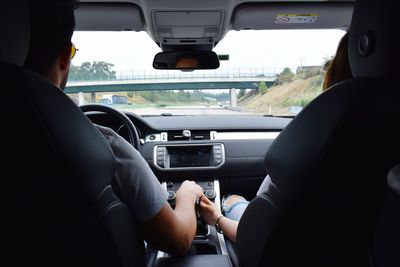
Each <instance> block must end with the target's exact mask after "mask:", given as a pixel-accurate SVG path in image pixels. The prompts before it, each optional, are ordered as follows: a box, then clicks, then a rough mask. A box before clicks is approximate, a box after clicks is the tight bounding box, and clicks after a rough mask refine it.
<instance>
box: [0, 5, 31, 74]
mask: <svg viewBox="0 0 400 267" xmlns="http://www.w3.org/2000/svg"><path fill="white" fill-rule="evenodd" d="M29 21H30V18H29V6H28V2H27V0H3V1H1V8H0V36H1V42H0V63H11V64H15V65H18V66H22V65H23V64H24V62H25V59H26V56H27V54H28V50H29V45H30V22H29Z"/></svg>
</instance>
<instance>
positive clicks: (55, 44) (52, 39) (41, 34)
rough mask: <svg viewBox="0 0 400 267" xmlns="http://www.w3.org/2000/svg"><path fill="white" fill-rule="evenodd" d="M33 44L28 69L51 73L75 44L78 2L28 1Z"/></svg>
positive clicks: (57, 0) (75, 0)
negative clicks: (75, 11) (61, 57)
mask: <svg viewBox="0 0 400 267" xmlns="http://www.w3.org/2000/svg"><path fill="white" fill-rule="evenodd" d="M28 2H29V9H30V17H31V43H30V48H29V53H28V56H27V59H26V61H25V67H26V68H27V69H30V70H32V71H35V72H38V73H41V74H47V72H48V71H50V69H51V68H52V67H53V66H54V64H55V61H56V59H57V57H58V56H59V55H60V53H61V52H62V51H63V50H64V49H66V47H67V46H69V45H70V44H71V37H72V34H73V32H74V30H75V16H74V9H76V8H77V5H78V1H77V0H28Z"/></svg>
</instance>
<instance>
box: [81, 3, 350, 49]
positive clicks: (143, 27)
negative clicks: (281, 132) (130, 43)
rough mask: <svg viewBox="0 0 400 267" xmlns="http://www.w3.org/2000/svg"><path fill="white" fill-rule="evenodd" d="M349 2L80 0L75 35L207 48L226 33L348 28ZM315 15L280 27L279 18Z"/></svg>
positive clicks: (167, 46)
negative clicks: (134, 34) (139, 34)
mask: <svg viewBox="0 0 400 267" xmlns="http://www.w3.org/2000/svg"><path fill="white" fill-rule="evenodd" d="M353 5H354V1H312V2H304V1H281V2H279V1H278V2H277V1H257V0H253V1H251V2H248V1H243V0H202V1H198V0H185V1H182V0H168V1H165V0H132V1H121V0H119V1H112V0H108V1H98V0H97V1H92V0H81V1H80V7H79V8H78V9H77V10H76V30H77V31H146V32H147V33H148V34H149V36H150V37H151V38H152V39H153V40H154V41H155V42H156V43H157V44H158V45H159V46H160V47H161V48H162V50H164V51H165V50H174V49H175V48H177V49H182V48H187V50H190V49H201V50H212V49H213V47H214V46H215V45H216V44H218V42H219V41H220V40H222V39H223V37H224V36H225V35H226V33H227V32H228V31H230V30H250V29H252V30H263V29H347V28H348V27H349V25H350V22H351V16H352V11H353ZM285 14H289V17H290V16H303V17H305V18H307V17H310V18H311V17H314V19H312V20H311V23H310V22H308V23H307V22H306V23H279V21H278V19H279V18H280V17H283V16H285Z"/></svg>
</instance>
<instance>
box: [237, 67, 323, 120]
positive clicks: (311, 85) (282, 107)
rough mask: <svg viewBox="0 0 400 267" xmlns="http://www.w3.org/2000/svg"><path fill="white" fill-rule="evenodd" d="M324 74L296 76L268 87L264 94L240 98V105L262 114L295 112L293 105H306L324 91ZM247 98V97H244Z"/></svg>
mask: <svg viewBox="0 0 400 267" xmlns="http://www.w3.org/2000/svg"><path fill="white" fill-rule="evenodd" d="M321 84H322V76H321V75H315V76H312V77H310V78H307V79H302V78H295V79H294V80H293V81H292V82H288V83H284V84H282V85H278V86H273V87H270V88H268V91H267V93H265V94H264V95H261V94H257V95H250V96H249V95H247V98H246V96H245V97H243V98H242V99H240V100H239V104H238V105H239V107H240V108H242V109H244V110H248V111H253V112H257V113H262V114H280V115H282V114H293V113H291V112H290V111H289V109H290V107H291V106H297V107H298V106H300V107H304V106H305V105H307V104H308V103H309V102H310V101H311V100H312V99H314V98H315V97H316V96H317V95H319V94H320V93H321V92H322V87H321ZM244 98H246V99H244Z"/></svg>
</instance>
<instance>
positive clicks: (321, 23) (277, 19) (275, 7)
mask: <svg viewBox="0 0 400 267" xmlns="http://www.w3.org/2000/svg"><path fill="white" fill-rule="evenodd" d="M353 7H354V3H351V2H346V3H343V2H342V3H327V2H325V3H311V4H310V3H279V4H274V3H262V4H259V3H255V4H242V5H239V6H237V7H236V8H235V11H234V13H233V16H232V19H231V25H232V29H234V30H248V29H252V30H263V29H269V30H271V29H347V28H348V27H349V26H350V24H351V17H352V13H353Z"/></svg>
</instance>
